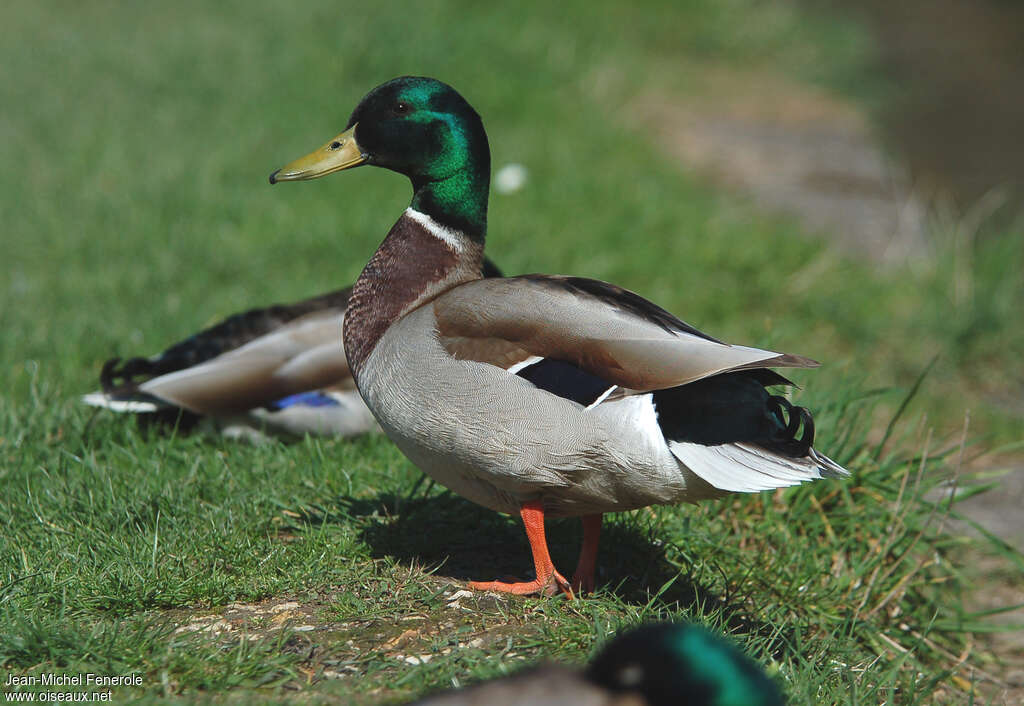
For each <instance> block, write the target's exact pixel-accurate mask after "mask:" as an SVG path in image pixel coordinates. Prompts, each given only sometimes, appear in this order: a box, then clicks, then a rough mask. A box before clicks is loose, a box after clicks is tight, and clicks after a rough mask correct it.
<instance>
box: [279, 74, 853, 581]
mask: <svg viewBox="0 0 1024 706" xmlns="http://www.w3.org/2000/svg"><path fill="white" fill-rule="evenodd" d="M361 164H373V165H377V166H382V167H386V168H388V169H392V170H394V171H397V172H399V173H401V174H404V175H406V176H407V177H408V178H409V179H410V181H411V182H412V186H413V199H412V203H411V205H410V207H409V208H407V209H406V210H405V212H404V213H403V214H402V215H401V217H400V218H399V219H398V221H397V222H396V223H395V225H394V226H393V227H392V228H391V230H390V231H389V232H388V234H387V236H386V238H385V239H384V242H383V243H382V244H381V246H380V247H379V248H378V250H377V252H376V253H374V255H373V257H372V258H371V259H370V262H369V263H368V264H367V266H366V268H365V269H364V270H363V272H362V274H361V275H360V277H359V279H358V280H357V281H356V284H355V285H354V287H353V291H352V296H351V299H350V302H349V309H348V312H347V314H346V317H345V323H344V331H343V338H344V345H345V351H346V354H347V356H348V362H349V367H350V368H351V370H352V372H353V376H354V378H355V382H356V385H357V387H358V388H359V392H360V393H361V395H362V396H363V399H364V400H365V402H366V404H367V406H368V407H369V408H370V410H371V411H372V412H373V414H374V416H375V417H376V418H377V420H378V422H379V423H380V425H381V427H382V428H383V430H384V431H385V433H387V435H388V436H389V437H390V438H391V439H392V440H393V441H394V442H395V443H396V444H397V445H398V447H399V448H400V449H401V450H402V451H403V453H405V454H406V456H408V457H409V458H410V459H411V460H412V461H413V462H414V463H415V464H416V465H417V466H419V467H420V468H421V469H422V470H423V471H424V472H425V473H427V474H428V475H430V476H431V477H433V478H434V479H436V480H437V481H438V482H440V483H442V484H443V485H445V486H447V487H448V488H450V489H451V490H453V491H455V492H457V493H459V494H460V495H462V496H464V497H466V498H467V499H469V500H472V501H473V502H476V503H479V504H481V505H484V506H485V507H489V508H491V509H493V510H496V511H499V512H507V513H518V514H519V515H520V516H521V517H522V519H523V524H524V526H525V529H526V533H527V537H528V539H529V541H530V547H531V550H532V552H533V560H534V568H535V570H536V578H535V579H534V580H532V581H522V582H503V581H490V582H472V583H471V584H470V585H471V586H472V587H474V588H477V589H482V590H496V591H506V592H511V593H518V594H531V593H538V592H540V593H546V592H552V591H564V592H566V593H569V594H570V595H571V594H572V592H573V591H588V590H591V589H592V588H593V585H594V569H595V564H596V557H597V545H598V537H599V534H600V528H601V517H602V514H603V513H605V512H615V511H622V510H631V509H635V508H639V507H644V506H647V505H651V504H674V503H680V502H695V501H698V500H701V499H706V498H714V497H719V496H721V495H723V494H726V493H730V492H756V491H761V490H769V489H773V488H779V487H785V486H790V485H797V484H799V483H801V482H803V481H808V480H814V479H818V478H822V477H828V476H841V475H845V474H846V471H845V470H844V469H843V468H842V467H841V466H839V465H838V464H836V463H835V462H834V461H832V460H831V459H829V458H828V457H827V456H825V455H823V454H821V453H819V452H818V451H816V450H815V449H814V447H813V445H812V444H813V440H814V425H813V422H812V419H811V415H810V413H809V412H808V411H807V410H805V409H803V408H800V407H795V406H793V405H791V404H790V403H789V402H788V401H787V400H786V399H785V398H784V397H781V396H778V395H773V394H771V393H770V392H769V391H768V389H767V388H768V387H771V386H774V385H787V384H790V383H789V381H788V380H786V379H785V378H784V377H782V376H781V375H779V374H778V373H775V372H773V371H772V370H771V368H779V367H802V368H807V367H815V366H817V363H816V362H814V361H812V360H810V359H808V358H804V357H802V356H798V355H789V354H784V353H776V352H773V351H767V350H760V349H757V348H750V347H747V346H739V345H730V344H727V343H723V342H721V341H719V340H717V339H715V338H712V337H711V336H709V335H707V334H704V333H702V332H701V331H698V330H697V329H695V328H694V327H692V326H690V325H688V324H686V323H685V322H683V321H682V320H680V319H679V318H677V317H676V316H674V315H672V314H671V313H669V312H668V311H665V310H664V309H662V308H661V307H659V306H656V305H655V304H652V303H651V302H649V301H647V300H646V299H644V298H642V297H640V296H638V295H636V294H634V293H632V292H629V291H627V290H625V289H622V288H621V287H616V286H614V285H611V284H608V283H605V282H601V281H598V280H592V279H585V278H581V277H566V276H553V275H524V276H519V277H509V278H505V279H483V278H482V277H481V266H482V265H481V263H482V262H483V243H484V236H485V233H486V225H487V219H486V214H487V191H488V187H489V164H490V156H489V149H488V145H487V137H486V135H485V133H484V130H483V127H482V122H481V120H480V117H479V116H478V115H477V113H476V111H475V110H473V108H472V107H471V106H470V105H469V104H468V103H467V102H466V101H465V100H464V99H463V98H462V97H461V96H460V95H459V94H458V93H456V92H455V90H454V89H453V88H451V87H450V86H448V85H446V84H444V83H441V82H440V81H436V80H434V79H429V78H418V77H403V78H397V79H394V80H392V81H389V82H387V83H385V84H383V85H381V86H379V87H377V88H375V89H374V90H373V91H371V92H370V93H369V94H368V95H367V96H366V97H365V98H364V99H363V100H362V101H361V102H360V103H359V105H358V107H357V108H356V109H355V111H354V112H353V113H352V117H351V118H350V119H349V122H348V126H347V128H346V130H345V132H343V133H341V134H340V135H338V136H337V137H336V138H334V139H332V140H331V141H329V142H328V143H327V144H326V145H324V146H323V147H321V148H320V149H318V150H316V151H314V152H313V153H311V154H310V155H309V156H307V157H303V158H301V159H299V160H296V161H295V162H292V163H291V164H288V165H287V166H285V167H283V168H282V169H280V170H278V171H276V172H274V174H272V175H271V183H275V182H277V181H286V180H301V179H313V178H317V177H320V176H324V175H325V174H330V173H332V172H335V171H340V170H342V169H348V168H351V167H354V166H358V165H361ZM551 516H554V517H565V516H576V517H581V518H582V520H583V528H584V533H583V548H582V551H581V552H580V559H579V563H578V565H577V568H576V572H575V574H574V576H573V579H572V580H571V581H569V580H566V579H565V578H564V577H563V576H562V575H561V574H560V573H559V572H558V571H557V570H556V569H555V567H554V565H553V563H552V561H551V558H550V556H549V554H548V549H547V542H546V540H545V537H544V519H545V517H551Z"/></svg>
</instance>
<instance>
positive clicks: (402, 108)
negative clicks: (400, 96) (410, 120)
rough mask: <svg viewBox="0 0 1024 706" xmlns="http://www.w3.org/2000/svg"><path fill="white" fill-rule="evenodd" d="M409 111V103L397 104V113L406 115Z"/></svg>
mask: <svg viewBox="0 0 1024 706" xmlns="http://www.w3.org/2000/svg"><path fill="white" fill-rule="evenodd" d="M408 112H409V104H408V103H398V104H396V105H395V115H405V114H406V113H408Z"/></svg>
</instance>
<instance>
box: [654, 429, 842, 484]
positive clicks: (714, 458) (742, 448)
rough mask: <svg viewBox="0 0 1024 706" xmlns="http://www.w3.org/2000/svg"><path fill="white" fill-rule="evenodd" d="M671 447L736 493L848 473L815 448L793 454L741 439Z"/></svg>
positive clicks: (681, 458)
mask: <svg viewBox="0 0 1024 706" xmlns="http://www.w3.org/2000/svg"><path fill="white" fill-rule="evenodd" d="M669 449H671V451H672V454H673V455H674V456H675V457H676V458H677V459H679V461H680V462H682V463H683V465H685V466H686V467H687V468H689V469H690V470H691V471H693V472H694V473H696V474H697V475H698V476H700V477H701V478H703V479H704V480H706V481H707V482H708V483H710V484H711V485H713V486H714V487H716V488H718V489H719V490H727V491H730V492H733V493H756V492H758V491H761V490H773V489H775V488H786V487H788V486H791V485H799V484H800V483H803V482H805V481H809V480H817V479H819V478H825V477H830V476H837V475H847V471H846V470H845V469H844V468H842V467H841V466H839V465H838V464H836V463H835V462H834V461H832V460H831V459H829V458H828V457H827V456H822V455H821V454H819V453H817V452H816V451H814V450H812V451H811V452H810V453H809V454H808V455H807V456H801V457H799V458H790V457H788V456H783V455H781V454H777V453H774V452H772V451H769V450H768V449H764V448H761V447H759V446H753V445H750V444H741V443H740V444H720V445H717V446H705V445H704V444H694V443H689V442H683V441H670V442H669Z"/></svg>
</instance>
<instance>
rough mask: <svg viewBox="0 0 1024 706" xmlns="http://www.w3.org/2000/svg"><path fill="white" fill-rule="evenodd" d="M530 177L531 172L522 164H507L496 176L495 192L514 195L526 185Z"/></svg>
mask: <svg viewBox="0 0 1024 706" xmlns="http://www.w3.org/2000/svg"><path fill="white" fill-rule="evenodd" d="M529 176H530V172H529V171H527V169H526V167H524V166H523V165H522V164H517V163H515V162H512V163H511V164H506V165H505V166H504V167H502V168H501V169H499V170H498V171H497V173H496V174H495V175H494V190H495V191H497V192H498V193H499V194H511V193H514V192H516V191H519V190H520V189H522V188H523V186H525V185H526V180H527V179H528V178H529Z"/></svg>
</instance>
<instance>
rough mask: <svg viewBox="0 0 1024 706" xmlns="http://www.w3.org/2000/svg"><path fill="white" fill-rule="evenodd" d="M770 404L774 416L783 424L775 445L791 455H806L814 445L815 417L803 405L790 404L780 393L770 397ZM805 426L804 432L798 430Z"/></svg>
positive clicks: (775, 439)
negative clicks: (798, 434) (799, 433)
mask: <svg viewBox="0 0 1024 706" xmlns="http://www.w3.org/2000/svg"><path fill="white" fill-rule="evenodd" d="M768 406H769V410H770V412H771V414H772V416H774V417H775V419H776V421H778V423H779V424H780V426H782V429H780V430H779V432H778V434H777V436H776V438H774V439H773V440H772V442H773V446H774V447H775V448H776V449H778V450H779V451H782V452H783V453H785V454H787V455H789V456H794V457H796V456H806V455H807V454H809V453H810V451H811V447H812V446H813V445H814V419H813V418H812V417H811V413H810V412H808V411H807V410H806V409H804V408H803V407H796V406H794V405H792V404H790V402H789V400H787V399H786V398H785V397H780V396H779V395H772V396H771V397H769V398H768ZM801 426H802V427H803V433H802V434H801V435H800V436H797V432H799V431H800V428H801Z"/></svg>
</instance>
